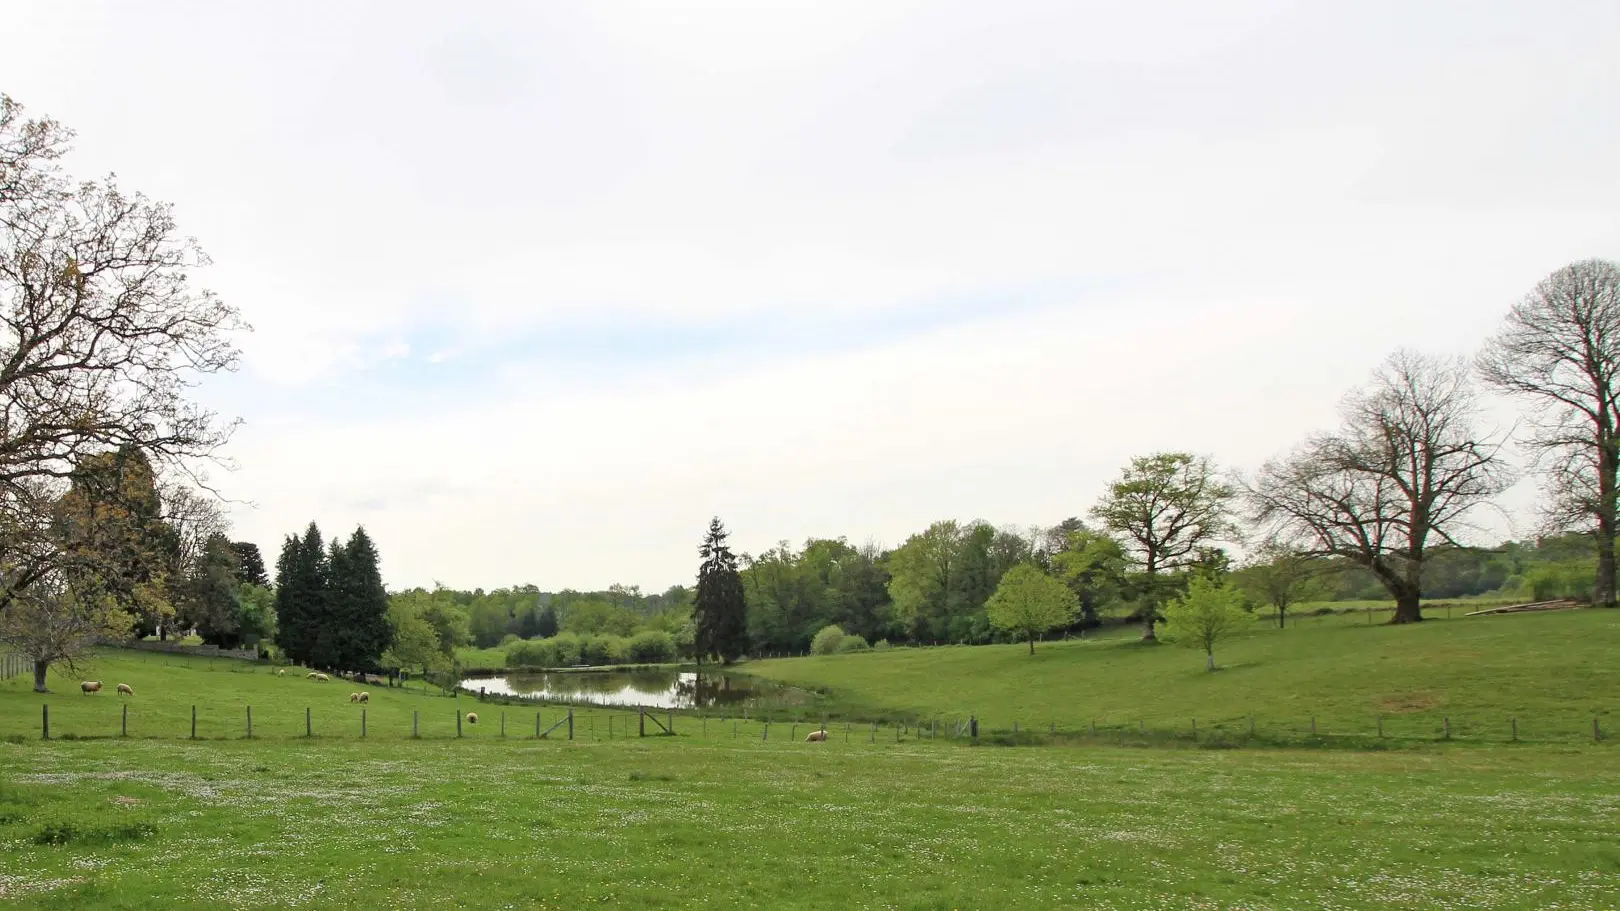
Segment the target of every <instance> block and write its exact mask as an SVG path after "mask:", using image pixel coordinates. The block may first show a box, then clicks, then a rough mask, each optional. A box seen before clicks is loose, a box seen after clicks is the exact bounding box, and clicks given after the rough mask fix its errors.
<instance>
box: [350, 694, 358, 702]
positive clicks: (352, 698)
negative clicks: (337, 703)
mask: <svg viewBox="0 0 1620 911" xmlns="http://www.w3.org/2000/svg"><path fill="white" fill-rule="evenodd" d="M349 701H350V702H359V701H360V694H359V693H350V694H349Z"/></svg>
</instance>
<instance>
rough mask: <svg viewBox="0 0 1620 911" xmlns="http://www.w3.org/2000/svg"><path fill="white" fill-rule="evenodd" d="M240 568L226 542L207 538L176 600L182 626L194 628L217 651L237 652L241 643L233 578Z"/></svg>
mask: <svg viewBox="0 0 1620 911" xmlns="http://www.w3.org/2000/svg"><path fill="white" fill-rule="evenodd" d="M240 565H241V560H240V559H239V558H238V556H237V553H236V550H235V549H234V548H233V547H232V546H231V540H230V539H229V538H227V537H225V536H224V535H222V534H214V535H209V536H208V539H207V540H206V541H204V542H203V547H202V552H201V553H199V554H198V555H197V558H196V561H195V562H194V564H193V565H192V567H191V572H190V573H189V574H188V575H187V577H186V581H185V584H184V586H183V588H182V591H181V598H180V599H179V600H180V605H179V606H180V619H181V620H182V622H184V623H187V624H189V625H191V626H192V627H194V628H195V629H196V630H197V634H198V635H199V636H201V637H202V640H203V641H204V642H206V643H209V644H211V645H217V646H219V647H220V648H238V647H240V646H241V644H242V642H243V635H244V630H243V623H242V604H241V602H240V601H239V600H238V593H239V589H240V584H239V583H238V582H237V578H236V573H237V570H238V568H239V567H240Z"/></svg>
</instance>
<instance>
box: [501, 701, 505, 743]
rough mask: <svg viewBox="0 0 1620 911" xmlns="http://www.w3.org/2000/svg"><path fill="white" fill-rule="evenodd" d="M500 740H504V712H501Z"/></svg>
mask: <svg viewBox="0 0 1620 911" xmlns="http://www.w3.org/2000/svg"><path fill="white" fill-rule="evenodd" d="M501 739H502V740H505V739H506V710H505V709H502V710H501Z"/></svg>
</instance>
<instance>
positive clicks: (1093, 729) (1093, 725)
mask: <svg viewBox="0 0 1620 911" xmlns="http://www.w3.org/2000/svg"><path fill="white" fill-rule="evenodd" d="M1091 736H1093V737H1095V736H1097V719H1095V718H1093V719H1091Z"/></svg>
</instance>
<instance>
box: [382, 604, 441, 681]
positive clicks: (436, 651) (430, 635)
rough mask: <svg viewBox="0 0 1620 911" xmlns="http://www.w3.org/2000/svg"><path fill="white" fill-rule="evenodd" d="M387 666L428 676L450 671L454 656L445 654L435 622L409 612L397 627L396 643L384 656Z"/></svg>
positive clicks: (394, 638)
mask: <svg viewBox="0 0 1620 911" xmlns="http://www.w3.org/2000/svg"><path fill="white" fill-rule="evenodd" d="M382 660H383V663H384V664H385V665H387V666H389V667H397V668H400V669H401V670H416V671H421V672H424V673H428V672H434V671H444V670H448V669H449V666H450V656H449V655H447V654H445V651H444V648H443V645H442V643H441V641H440V639H439V633H438V631H437V630H435V629H434V628H433V625H432V624H431V623H428V622H427V621H426V620H424V619H422V618H421V617H418V616H416V615H415V614H412V613H409V612H407V613H406V614H405V616H403V617H401V618H399V620H398V623H397V625H396V626H395V627H394V632H393V642H392V644H390V645H389V647H388V651H386V652H384V653H383V659H382Z"/></svg>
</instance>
